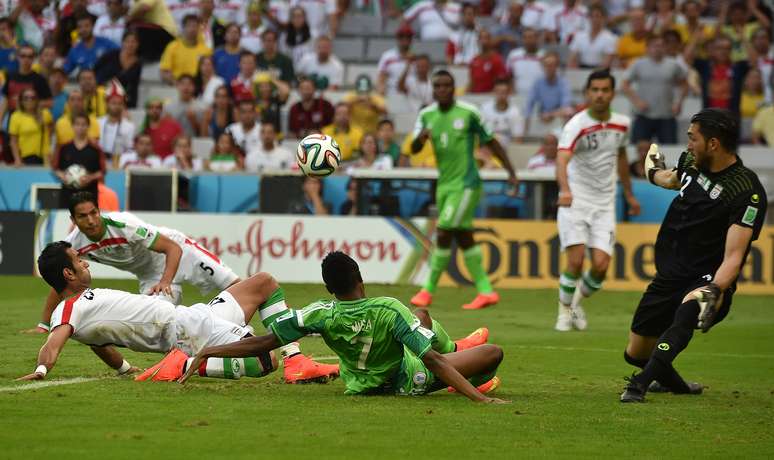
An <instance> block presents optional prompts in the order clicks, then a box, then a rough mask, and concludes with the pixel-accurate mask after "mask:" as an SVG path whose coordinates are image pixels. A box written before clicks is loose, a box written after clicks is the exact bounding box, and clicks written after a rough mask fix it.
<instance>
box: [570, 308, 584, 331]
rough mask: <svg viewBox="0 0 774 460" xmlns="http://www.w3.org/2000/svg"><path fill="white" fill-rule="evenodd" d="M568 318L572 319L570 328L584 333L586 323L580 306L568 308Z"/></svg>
mask: <svg viewBox="0 0 774 460" xmlns="http://www.w3.org/2000/svg"><path fill="white" fill-rule="evenodd" d="M570 317H571V318H572V327H574V328H575V329H577V330H579V331H585V330H586V328H587V327H588V323H587V322H586V312H585V311H583V307H581V306H580V304H578V305H575V306H574V307H572V308H570Z"/></svg>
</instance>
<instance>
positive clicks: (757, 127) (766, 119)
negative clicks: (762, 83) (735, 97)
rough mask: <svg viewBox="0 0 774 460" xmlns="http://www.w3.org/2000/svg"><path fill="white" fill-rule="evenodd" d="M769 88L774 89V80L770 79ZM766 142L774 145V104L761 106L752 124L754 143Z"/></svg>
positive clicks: (771, 145)
mask: <svg viewBox="0 0 774 460" xmlns="http://www.w3.org/2000/svg"><path fill="white" fill-rule="evenodd" d="M768 85H769V89H770V90H774V88H772V87H774V81H772V80H769V82H768ZM764 141H765V142H766V144H768V146H769V147H774V105H771V104H769V105H767V106H765V107H763V108H761V109H760V110H759V111H758V113H757V114H756V115H755V118H754V119H753V124H752V142H753V144H762V143H763V142H764Z"/></svg>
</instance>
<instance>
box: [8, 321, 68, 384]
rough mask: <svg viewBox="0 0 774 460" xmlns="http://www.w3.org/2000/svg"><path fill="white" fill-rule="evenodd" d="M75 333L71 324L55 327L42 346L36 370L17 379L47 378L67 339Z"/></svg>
mask: <svg viewBox="0 0 774 460" xmlns="http://www.w3.org/2000/svg"><path fill="white" fill-rule="evenodd" d="M72 333H73V327H72V326H70V325H69V324H62V325H61V326H58V327H57V328H55V329H54V330H53V331H52V332H51V334H49V335H48V340H46V343H44V344H43V346H42V347H41V348H40V352H39V353H38V364H37V367H35V371H34V372H33V373H31V374H27V375H25V376H24V377H20V378H18V379H16V380H43V379H44V378H46V374H48V373H49V372H50V371H51V369H53V368H54V365H55V364H56V360H57V359H59V354H60V353H61V352H62V348H64V346H65V343H67V339H69V338H70V336H71V335H72Z"/></svg>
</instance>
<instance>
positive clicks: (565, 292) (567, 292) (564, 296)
mask: <svg viewBox="0 0 774 460" xmlns="http://www.w3.org/2000/svg"><path fill="white" fill-rule="evenodd" d="M577 284H578V277H577V276H575V275H573V274H572V273H570V272H564V273H562V274H561V276H559V302H561V303H562V305H565V306H570V304H571V303H572V296H574V295H575V286H576V285H577Z"/></svg>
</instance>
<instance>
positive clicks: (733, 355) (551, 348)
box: [319, 345, 774, 359]
mask: <svg viewBox="0 0 774 460" xmlns="http://www.w3.org/2000/svg"><path fill="white" fill-rule="evenodd" d="M511 346H512V347H514V348H520V349H522V350H548V351H589V352H603V353H620V352H621V350H611V349H609V348H577V347H556V346H552V345H511ZM690 355H691V356H713V357H722V358H754V359H771V358H774V355H770V354H769V355H766V354H756V353H748V354H741V353H715V352H703V353H702V352H697V353H694V352H691V353H690ZM319 359H322V358H319Z"/></svg>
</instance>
